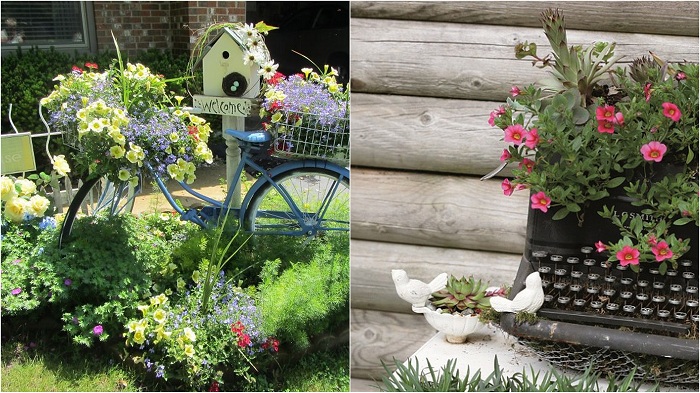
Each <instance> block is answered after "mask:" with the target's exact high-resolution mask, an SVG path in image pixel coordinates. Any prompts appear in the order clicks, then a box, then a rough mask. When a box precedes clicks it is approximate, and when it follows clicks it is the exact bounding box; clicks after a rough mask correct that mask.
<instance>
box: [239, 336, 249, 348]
mask: <svg viewBox="0 0 700 393" xmlns="http://www.w3.org/2000/svg"><path fill="white" fill-rule="evenodd" d="M250 342H251V341H250V336H249V335H247V334H243V335H241V336H239V337H238V346H239V347H241V348H245V347H247V346H249V345H250Z"/></svg>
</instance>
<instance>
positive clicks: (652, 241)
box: [647, 235, 658, 246]
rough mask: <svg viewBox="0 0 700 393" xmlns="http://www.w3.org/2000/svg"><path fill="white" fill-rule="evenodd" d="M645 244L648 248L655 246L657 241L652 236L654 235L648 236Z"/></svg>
mask: <svg viewBox="0 0 700 393" xmlns="http://www.w3.org/2000/svg"><path fill="white" fill-rule="evenodd" d="M647 243H648V244H649V245H650V246H655V245H656V243H658V241H657V240H656V236H654V235H649V239H647Z"/></svg>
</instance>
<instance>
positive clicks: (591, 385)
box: [378, 356, 658, 392]
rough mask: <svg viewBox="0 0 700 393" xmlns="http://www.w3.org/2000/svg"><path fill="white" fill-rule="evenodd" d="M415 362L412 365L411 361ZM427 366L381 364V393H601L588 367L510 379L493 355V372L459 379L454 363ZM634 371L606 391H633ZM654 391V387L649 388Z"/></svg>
mask: <svg viewBox="0 0 700 393" xmlns="http://www.w3.org/2000/svg"><path fill="white" fill-rule="evenodd" d="M413 361H415V363H414V362H413ZM426 362H427V364H428V365H427V367H425V368H422V367H420V363H419V361H418V360H417V359H409V360H408V362H406V364H404V363H402V362H400V361H398V360H396V359H394V366H395V367H396V369H395V371H392V370H391V369H390V368H389V366H388V365H387V364H385V363H384V362H382V366H383V367H384V370H385V372H386V374H385V375H384V376H382V385H381V386H378V387H379V388H380V389H381V390H382V391H385V392H597V391H601V390H600V388H601V387H600V386H599V382H598V381H599V379H601V377H602V376H601V374H600V373H599V372H597V371H594V369H593V367H594V365H593V364H591V365H589V366H588V367H587V368H586V369H585V370H584V372H583V374H581V375H577V376H574V377H572V376H569V375H567V374H564V373H561V372H559V371H557V370H556V369H555V368H551V369H550V370H548V371H547V372H545V373H544V374H540V372H535V371H534V369H533V368H532V367H531V368H530V371H529V372H528V371H526V370H525V369H523V371H522V372H518V373H515V374H514V375H512V376H508V375H505V374H504V373H503V370H502V369H501V368H500V366H499V364H498V357H497V356H494V360H493V366H494V367H493V372H491V374H489V375H486V376H482V373H481V369H477V370H476V371H474V372H473V373H472V371H471V370H470V369H469V367H467V370H466V372H465V375H464V376H460V370H459V369H457V360H456V359H449V360H448V361H447V362H446V363H445V364H444V365H443V366H442V367H440V369H439V370H436V369H435V368H434V367H433V365H432V364H430V360H428V359H426ZM635 374H636V369H632V370H631V371H630V373H629V374H628V375H627V376H626V377H625V378H623V379H622V380H618V379H616V378H615V377H614V376H612V375H610V376H608V378H607V381H608V385H607V388H605V390H604V391H606V392H636V391H639V389H640V387H641V382H635V381H634V377H635ZM652 390H653V391H658V384H656V385H654V386H653V387H652Z"/></svg>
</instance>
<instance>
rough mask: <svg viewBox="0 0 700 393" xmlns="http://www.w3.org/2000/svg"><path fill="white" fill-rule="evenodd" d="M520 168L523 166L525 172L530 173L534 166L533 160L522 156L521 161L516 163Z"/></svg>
mask: <svg viewBox="0 0 700 393" xmlns="http://www.w3.org/2000/svg"><path fill="white" fill-rule="evenodd" d="M518 166H519V167H520V168H525V170H527V173H532V169H533V168H535V161H532V160H531V159H529V158H523V161H522V162H521V163H520V165H518Z"/></svg>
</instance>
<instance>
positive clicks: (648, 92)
mask: <svg viewBox="0 0 700 393" xmlns="http://www.w3.org/2000/svg"><path fill="white" fill-rule="evenodd" d="M652 91H653V89H652V88H651V83H650V82H647V84H646V85H644V99H645V100H647V102H649V99H651V92H652Z"/></svg>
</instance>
